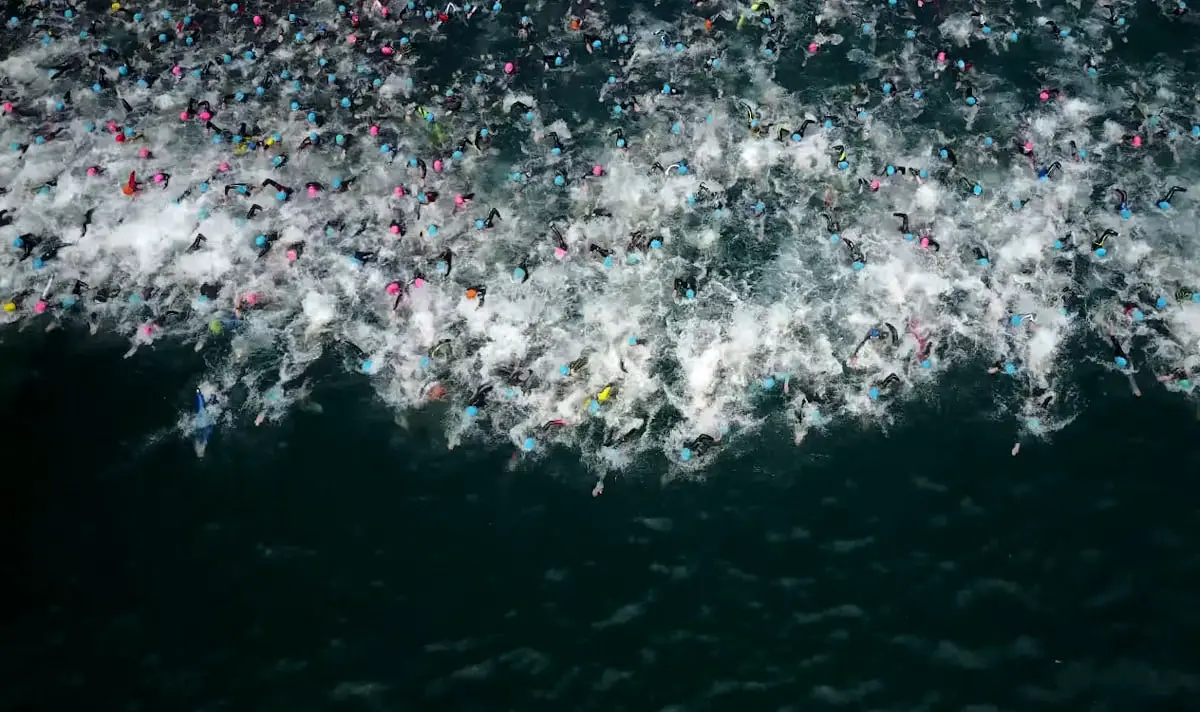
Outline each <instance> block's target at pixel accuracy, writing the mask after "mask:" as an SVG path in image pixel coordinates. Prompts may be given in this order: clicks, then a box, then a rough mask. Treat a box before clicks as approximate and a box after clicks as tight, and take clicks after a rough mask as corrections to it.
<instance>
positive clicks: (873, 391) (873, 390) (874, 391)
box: [867, 386, 879, 400]
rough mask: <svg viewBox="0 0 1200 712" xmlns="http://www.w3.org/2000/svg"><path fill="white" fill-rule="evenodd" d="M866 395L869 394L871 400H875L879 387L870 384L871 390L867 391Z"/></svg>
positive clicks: (877, 396)
mask: <svg viewBox="0 0 1200 712" xmlns="http://www.w3.org/2000/svg"><path fill="white" fill-rule="evenodd" d="M867 395H868V396H870V398H871V400H875V399H877V398H879V389H878V388H876V387H875V386H871V390H869V391H867Z"/></svg>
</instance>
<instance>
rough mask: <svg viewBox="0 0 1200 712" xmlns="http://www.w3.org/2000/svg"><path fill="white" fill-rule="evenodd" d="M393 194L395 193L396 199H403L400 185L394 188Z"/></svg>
mask: <svg viewBox="0 0 1200 712" xmlns="http://www.w3.org/2000/svg"><path fill="white" fill-rule="evenodd" d="M395 193H396V197H397V198H403V197H404V186H402V185H398V186H396V190H395Z"/></svg>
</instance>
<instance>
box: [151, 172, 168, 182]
mask: <svg viewBox="0 0 1200 712" xmlns="http://www.w3.org/2000/svg"><path fill="white" fill-rule="evenodd" d="M166 179H167V177H166V176H164V175H163V174H162V173H155V174H154V182H155V183H162V182H163V181H164V180H166Z"/></svg>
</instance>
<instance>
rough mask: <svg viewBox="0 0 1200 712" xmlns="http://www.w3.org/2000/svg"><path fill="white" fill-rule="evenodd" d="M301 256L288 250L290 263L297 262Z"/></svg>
mask: <svg viewBox="0 0 1200 712" xmlns="http://www.w3.org/2000/svg"><path fill="white" fill-rule="evenodd" d="M299 256H300V255H297V254H296V251H295V250H288V251H287V258H288V262H295V261H296V258H297V257H299Z"/></svg>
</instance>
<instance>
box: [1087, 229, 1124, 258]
mask: <svg viewBox="0 0 1200 712" xmlns="http://www.w3.org/2000/svg"><path fill="white" fill-rule="evenodd" d="M1118 234H1119V233H1117V231H1116V230H1105V231H1104V232H1102V233H1100V234H1099V235H1097V236H1096V237H1095V238H1093V239H1092V250H1094V251H1095V253H1096V254H1097V255H1098V256H1100V257H1103V256H1104V255H1105V254H1106V253H1107V252H1108V249H1107V248H1106V247H1105V246H1104V245H1105V243H1106V242H1107V240H1108V238H1110V237H1117V236H1118Z"/></svg>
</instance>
